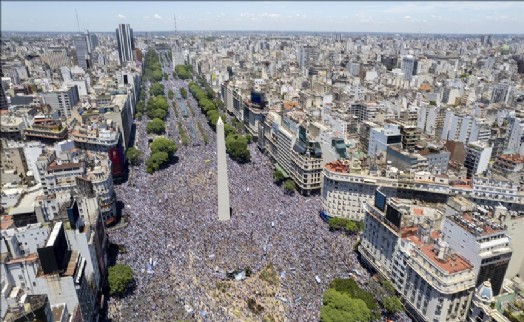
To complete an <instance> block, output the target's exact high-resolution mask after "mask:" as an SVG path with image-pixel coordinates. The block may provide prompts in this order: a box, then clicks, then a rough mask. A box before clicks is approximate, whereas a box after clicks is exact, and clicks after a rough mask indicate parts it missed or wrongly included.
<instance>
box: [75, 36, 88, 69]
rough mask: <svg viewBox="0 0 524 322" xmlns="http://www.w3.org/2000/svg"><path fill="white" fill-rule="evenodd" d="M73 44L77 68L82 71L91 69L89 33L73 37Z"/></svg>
mask: <svg viewBox="0 0 524 322" xmlns="http://www.w3.org/2000/svg"><path fill="white" fill-rule="evenodd" d="M73 44H74V46H75V48H76V58H77V61H78V66H80V67H82V68H84V69H89V68H91V39H90V37H89V33H85V34H83V35H76V36H74V37H73Z"/></svg>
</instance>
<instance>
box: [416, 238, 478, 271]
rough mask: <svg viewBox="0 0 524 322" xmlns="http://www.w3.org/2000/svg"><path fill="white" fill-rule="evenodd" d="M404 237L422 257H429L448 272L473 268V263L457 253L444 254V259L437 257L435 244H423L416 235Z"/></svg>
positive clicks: (432, 262) (434, 263)
mask: <svg viewBox="0 0 524 322" xmlns="http://www.w3.org/2000/svg"><path fill="white" fill-rule="evenodd" d="M406 239H407V240H409V241H410V242H412V243H413V244H414V245H415V247H416V250H415V251H417V252H420V253H421V254H423V255H424V257H426V258H427V259H429V261H430V262H431V264H432V265H434V266H436V267H438V268H440V269H441V270H443V271H445V272H446V273H448V274H456V273H460V272H462V271H465V270H469V269H472V268H473V265H471V264H470V263H469V262H468V261H467V260H466V259H465V258H463V257H462V256H460V255H457V254H451V255H449V256H445V257H444V259H439V258H438V249H437V247H436V245H435V244H424V243H423V242H422V241H421V240H420V239H419V238H418V237H417V236H409V237H407V238H406Z"/></svg>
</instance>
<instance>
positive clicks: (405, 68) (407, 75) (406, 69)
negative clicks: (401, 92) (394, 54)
mask: <svg viewBox="0 0 524 322" xmlns="http://www.w3.org/2000/svg"><path fill="white" fill-rule="evenodd" d="M417 65H418V64H417V60H416V58H415V57H413V55H407V56H405V57H404V58H402V64H401V69H402V72H403V73H404V79H407V80H410V79H411V76H413V75H416V73H417Z"/></svg>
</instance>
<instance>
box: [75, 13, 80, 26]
mask: <svg viewBox="0 0 524 322" xmlns="http://www.w3.org/2000/svg"><path fill="white" fill-rule="evenodd" d="M75 14H76V26H77V27H78V32H80V22H78V11H76V8H75Z"/></svg>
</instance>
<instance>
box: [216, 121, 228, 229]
mask: <svg viewBox="0 0 524 322" xmlns="http://www.w3.org/2000/svg"><path fill="white" fill-rule="evenodd" d="M217 167H218V174H217V178H218V220H220V221H225V220H229V219H230V210H229V181H228V179H227V160H226V139H225V136H224V122H222V118H221V117H219V118H218V121H217Z"/></svg>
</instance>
